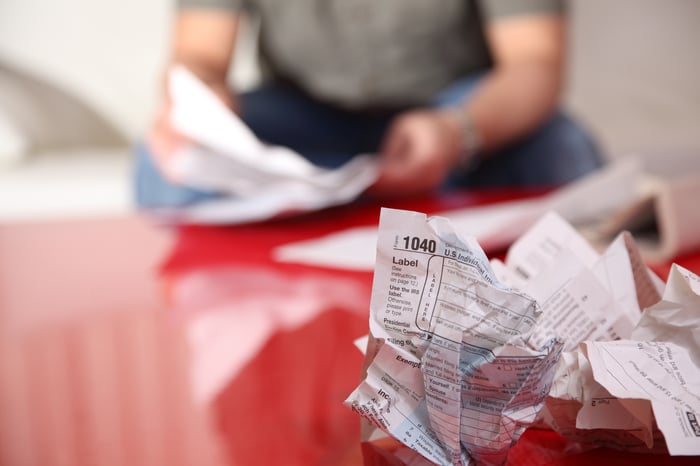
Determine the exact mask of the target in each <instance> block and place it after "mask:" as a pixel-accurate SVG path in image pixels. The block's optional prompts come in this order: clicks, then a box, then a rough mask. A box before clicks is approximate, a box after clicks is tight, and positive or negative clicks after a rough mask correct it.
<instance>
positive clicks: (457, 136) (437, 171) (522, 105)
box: [373, 14, 564, 195]
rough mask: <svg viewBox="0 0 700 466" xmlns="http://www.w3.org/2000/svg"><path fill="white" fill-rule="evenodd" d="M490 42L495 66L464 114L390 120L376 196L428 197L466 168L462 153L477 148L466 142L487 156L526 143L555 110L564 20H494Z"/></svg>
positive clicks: (422, 113)
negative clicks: (456, 171) (423, 194)
mask: <svg viewBox="0 0 700 466" xmlns="http://www.w3.org/2000/svg"><path fill="white" fill-rule="evenodd" d="M487 37H488V41H489V45H490V46H491V48H492V54H493V58H494V62H495V63H494V67H493V69H492V70H490V71H489V72H488V74H487V75H486V76H485V77H484V78H483V79H482V81H481V82H480V83H479V87H478V88H477V90H476V91H475V93H474V94H473V95H471V96H470V97H469V99H468V101H466V102H465V103H464V105H463V106H462V107H461V108H458V109H451V110H431V109H424V110H417V111H410V112H407V113H405V114H403V115H401V116H399V117H398V118H397V119H396V120H395V121H394V123H393V124H392V126H391V128H390V129H389V132H388V134H387V135H386V136H385V138H384V145H383V147H382V150H381V153H382V156H383V157H382V160H383V164H382V173H381V177H380V179H379V180H378V181H377V183H376V184H375V186H374V187H373V190H374V191H375V192H376V193H378V194H382V195H387V194H394V195H397V194H398V195H401V194H403V195H405V194H412V193H418V192H425V191H430V190H432V189H434V188H435V187H437V186H438V185H440V184H441V183H442V182H443V181H444V179H445V178H446V177H447V175H448V174H449V172H450V171H451V170H453V169H454V167H455V166H456V165H458V164H460V163H464V154H465V149H467V148H473V147H474V145H475V144H474V142H475V141H474V139H472V140H468V138H469V137H472V138H476V140H477V142H478V149H479V151H480V152H481V153H485V154H488V152H489V151H491V150H493V149H496V148H498V147H502V146H504V145H507V144H509V143H512V142H515V141H517V140H518V139H519V138H521V137H523V136H525V135H526V134H528V133H529V132H530V131H532V130H534V129H535V128H537V127H538V126H539V125H540V124H541V123H542V122H544V120H545V119H546V118H547V117H548V116H549V115H550V114H551V112H552V111H553V110H554V108H555V107H556V105H557V102H558V99H559V95H560V92H561V87H562V65H563V54H564V43H563V38H564V22H563V20H562V19H561V17H560V16H558V15H549V14H547V15H523V16H512V17H506V18H503V19H497V20H494V21H492V22H491V23H490V24H489V26H488V27H487ZM465 139H467V140H465ZM472 155H473V154H471V153H468V152H467V156H472Z"/></svg>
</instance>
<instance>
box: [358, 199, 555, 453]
mask: <svg viewBox="0 0 700 466" xmlns="http://www.w3.org/2000/svg"><path fill="white" fill-rule="evenodd" d="M540 313H541V311H540V309H539V307H538V306H537V304H536V303H535V301H534V300H533V299H532V298H530V297H529V296H527V295H525V294H523V293H521V292H518V291H515V290H513V289H510V288H508V287H507V286H505V285H503V284H502V283H500V282H499V281H498V279H497V278H496V276H495V274H494V273H493V271H492V270H491V267H490V265H489V261H488V259H487V258H486V255H485V254H484V252H483V251H482V250H481V248H480V247H479V245H478V243H477V242H476V240H475V239H474V238H471V237H464V236H461V235H460V234H459V233H458V232H456V231H455V230H454V229H453V227H452V225H451V223H450V222H449V221H448V220H447V219H445V218H441V217H432V218H427V217H426V216H425V215H424V214H419V213H415V212H407V211H399V210H392V209H383V210H382V213H381V218H380V223H379V237H378V242H377V261H376V267H375V275H374V283H373V289H372V299H371V309H370V333H371V336H372V338H373V339H374V340H376V341H377V342H378V343H379V344H378V350H377V351H376V352H373V353H372V354H371V356H373V359H372V360H371V361H370V362H369V365H368V367H367V371H366V375H365V377H364V379H363V380H362V381H361V383H360V385H359V386H358V387H357V389H356V390H355V391H354V392H353V393H352V394H351V395H350V396H349V397H348V399H347V400H346V403H347V404H348V405H349V406H351V407H352V409H354V410H355V411H356V412H358V413H359V414H361V415H362V416H364V417H365V418H366V419H368V420H369V421H370V422H371V423H372V424H374V425H375V426H376V427H378V428H380V429H381V430H383V431H384V432H386V433H388V434H389V435H391V436H393V437H394V438H396V439H398V440H399V441H401V442H402V443H403V444H405V445H407V446H408V447H410V448H412V449H413V450H415V451H417V452H418V453H420V454H421V455H423V456H424V457H425V458H427V459H429V460H430V461H432V462H434V463H437V464H444V465H448V464H473V463H475V462H476V463H479V464H502V463H503V462H504V461H505V460H506V457H507V454H508V450H509V449H510V447H511V446H512V445H513V443H514V442H515V441H516V440H517V439H518V437H519V436H520V435H521V434H522V432H523V431H524V430H525V429H526V428H527V427H528V425H530V424H531V423H533V422H534V420H535V418H536V416H537V414H538V412H539V410H540V409H541V407H542V405H543V403H544V400H545V398H546V396H547V394H548V392H549V388H550V386H551V384H552V378H553V374H554V367H555V365H556V362H557V360H558V357H559V354H560V351H561V343H560V342H559V341H558V340H557V339H555V338H551V339H549V340H547V341H546V342H545V343H544V344H540V345H533V342H532V339H531V336H532V335H533V331H534V329H535V326H536V324H537V320H538V318H539V316H540ZM540 338H541V336H540ZM371 356H370V357H371Z"/></svg>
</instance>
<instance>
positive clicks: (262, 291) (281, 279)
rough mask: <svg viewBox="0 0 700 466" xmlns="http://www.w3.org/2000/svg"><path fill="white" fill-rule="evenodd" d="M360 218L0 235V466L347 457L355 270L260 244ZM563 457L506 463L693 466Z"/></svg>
mask: <svg viewBox="0 0 700 466" xmlns="http://www.w3.org/2000/svg"><path fill="white" fill-rule="evenodd" d="M513 195H514V193H491V194H489V193H484V194H481V195H475V194H462V195H453V196H450V197H444V198H441V199H430V200H420V201H417V200H416V201H402V202H397V203H394V204H393V205H392V206H393V207H398V208H410V209H413V210H419V211H425V212H429V213H430V212H437V211H441V210H445V209H448V208H454V207H458V206H465V205H475V204H480V203H484V202H493V201H499V200H505V199H509V198H512V197H513ZM378 214H379V207H378V206H377V205H374V204H371V203H366V204H362V205H359V206H354V207H353V208H350V207H345V208H338V209H332V210H328V211H324V212H319V213H316V214H311V215H306V216H303V217H299V218H295V219H286V220H277V221H273V222H269V223H266V224H257V225H247V226H237V227H195V226H192V227H184V228H180V229H177V230H169V229H164V228H155V227H153V226H149V225H148V224H147V223H146V222H144V221H143V220H140V219H133V218H121V219H108V220H91V221H72V222H60V223H43V224H24V225H4V226H3V225H0V413H2V414H0V465H2V466H4V465H22V466H24V465H42V466H43V465H54V464H57V465H71V466H73V465H84V464H85V465H87V464H91V465H92V464H94V465H102V464H105V465H113V464H114V465H122V464H129V465H154V466H156V465H169V466H170V465H191V464H197V465H205V466H207V465H227V464H229V465H257V464H259V465H271V464H284V465H314V464H319V465H351V464H352V465H357V464H362V462H363V458H362V452H361V448H360V443H359V418H358V417H357V416H356V415H355V414H354V413H352V412H351V411H350V410H349V409H347V408H346V407H345V406H343V404H342V401H343V400H344V399H345V397H346V396H347V395H348V394H349V393H350V392H351V391H352V390H353V389H354V388H355V386H356V384H357V383H358V380H359V376H360V367H361V364H362V355H361V354H360V352H359V351H357V349H356V348H355V347H354V346H353V340H354V339H356V338H357V337H359V336H362V335H364V334H366V332H367V319H368V312H369V310H368V305H369V296H370V289H371V279H372V277H371V274H370V273H361V272H345V271H337V270H326V269H321V268H313V267H306V266H302V265H294V264H277V263H275V262H273V261H272V259H271V257H270V251H271V249H272V248H274V247H275V246H277V245H279V244H283V243H286V242H290V241H296V240H302V239H307V238H311V237H315V236H319V235H322V234H325V233H329V232H332V231H335V230H338V229H343V228H349V227H353V226H358V225H372V224H376V222H377V219H378ZM681 263H682V265H686V266H687V267H688V268H690V269H691V270H696V271H697V270H698V269H700V267H698V261H697V258H696V257H689V258H686V259H684V261H681ZM658 270H660V271H661V272H662V273H664V271H663V270H661V269H658ZM212 355H215V356H214V357H212ZM217 356H218V357H217ZM193 397H195V398H197V399H199V400H200V401H201V400H208V402H206V403H204V402H198V401H195V400H193ZM564 446H565V444H564V442H563V440H562V439H561V438H560V437H558V436H556V435H555V434H553V433H551V432H538V431H531V432H527V433H526V434H525V436H524V438H523V439H521V441H520V442H519V443H518V444H517V446H516V447H515V449H514V450H513V455H511V461H510V463H512V464H525V465H534V464H561V465H563V464H591V463H593V462H597V463H600V464H616V465H619V464H623V465H624V464H633V463H634V464H695V461H693V460H694V458H673V459H671V458H660V457H655V456H649V455H630V454H625V453H620V452H613V451H609V450H594V451H590V452H586V453H579V454H575V455H574V454H569V455H564V453H563V449H564Z"/></svg>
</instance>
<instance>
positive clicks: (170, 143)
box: [146, 65, 237, 182]
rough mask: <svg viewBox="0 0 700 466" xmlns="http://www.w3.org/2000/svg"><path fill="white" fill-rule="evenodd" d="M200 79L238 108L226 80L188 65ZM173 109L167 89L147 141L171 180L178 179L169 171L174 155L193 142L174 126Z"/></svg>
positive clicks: (230, 106) (157, 163) (230, 105)
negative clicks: (214, 78)
mask: <svg viewBox="0 0 700 466" xmlns="http://www.w3.org/2000/svg"><path fill="white" fill-rule="evenodd" d="M185 66H186V65H185ZM188 69H190V71H192V72H193V73H194V74H195V75H197V77H198V78H199V79H201V80H202V81H203V82H204V83H205V84H207V86H208V87H209V89H210V90H211V91H212V92H213V93H214V94H215V95H216V96H217V97H219V99H221V101H222V102H223V103H224V104H226V105H227V106H228V107H229V108H231V109H232V110H233V111H236V110H237V105H236V100H235V97H234V96H233V94H232V93H231V92H230V91H229V88H228V86H227V84H226V82H225V80H217V81H212V80H207V77H206V73H201V72H200V73H198V70H197V69H193V67H188ZM171 110H172V102H171V100H170V96H169V95H168V92H167V86H166V91H165V93H164V98H163V102H162V104H161V108H160V109H159V111H158V113H157V114H156V118H155V121H154V123H153V125H152V127H151V130H150V131H149V133H148V137H147V140H146V143H147V144H148V148H149V149H150V152H151V154H152V155H153V157H154V162H155V164H156V166H157V167H158V169H159V170H160V172H161V173H162V174H163V175H164V176H165V177H166V178H167V179H169V180H170V181H175V182H176V181H177V180H176V179H174V177H173V176H172V174H171V173H169V171H168V168H169V167H171V166H172V163H171V162H172V160H171V159H172V157H173V156H174V155H175V154H176V153H177V151H178V149H180V148H182V147H183V146H186V145H188V144H191V143H192V141H191V140H190V139H189V138H188V137H187V136H185V135H184V134H182V133H180V132H178V131H177V130H176V129H175V128H173V126H172V124H171V123H170V121H171V115H170V113H171Z"/></svg>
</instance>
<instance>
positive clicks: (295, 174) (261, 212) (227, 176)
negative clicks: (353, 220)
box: [151, 66, 378, 223]
mask: <svg viewBox="0 0 700 466" xmlns="http://www.w3.org/2000/svg"><path fill="white" fill-rule="evenodd" d="M169 84H170V96H171V99H172V110H171V123H172V125H173V127H174V128H175V129H176V130H177V131H179V132H180V133H182V134H183V135H185V136H187V137H188V138H190V139H191V140H192V141H193V142H194V144H193V145H191V146H187V147H183V148H182V149H180V150H179V151H178V152H177V153H175V154H174V155H173V157H172V159H171V160H170V161H169V165H168V167H167V171H168V173H169V174H170V175H171V176H172V177H174V178H175V179H176V180H178V182H180V183H182V184H184V185H185V186H189V187H192V188H197V189H200V190H204V191H212V192H217V193H221V196H220V197H219V198H217V199H213V200H206V201H202V202H200V203H197V204H195V205H192V206H185V207H178V208H157V209H151V210H153V212H154V213H156V214H158V215H160V216H162V217H164V218H166V219H171V220H173V221H180V222H192V223H239V222H246V221H256V220H263V219H266V218H270V217H274V216H278V215H285V214H290V213H296V212H303V211H309V210H316V209H321V208H324V207H328V206H331V205H337V204H342V203H347V202H350V201H352V200H353V199H355V198H356V197H357V196H358V195H359V194H360V193H362V192H363V191H364V190H365V189H366V188H367V187H368V186H369V185H371V184H372V183H373V182H374V181H375V180H376V179H377V176H378V163H377V160H376V157H373V156H371V155H358V156H356V157H354V158H353V159H351V160H350V161H349V162H348V163H346V164H345V165H343V166H342V167H340V168H337V169H327V168H322V167H318V166H315V165H313V164H311V163H310V162H309V161H308V160H306V159H305V158H304V157H303V156H301V155H300V154H298V153H296V152H294V151H292V150H291V149H289V148H286V147H282V146H270V145H267V144H264V143H263V142H261V141H260V140H258V139H257V137H256V136H255V135H254V134H253V132H252V131H251V130H250V129H249V128H248V127H247V126H246V125H245V124H244V123H243V122H242V121H241V120H240V119H239V118H238V117H237V116H236V115H235V114H234V113H233V112H231V111H230V109H228V108H227V107H226V106H225V105H224V104H223V103H222V102H221V101H220V100H219V99H218V98H217V97H216V96H215V95H214V94H213V93H212V92H211V91H210V90H209V89H208V88H207V87H206V86H205V85H204V84H203V83H201V82H200V81H199V80H198V79H197V78H196V77H195V76H194V75H192V74H191V73H190V72H189V71H187V70H186V69H185V68H183V67H181V66H178V67H175V68H174V69H173V70H171V73H170V81H169Z"/></svg>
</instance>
